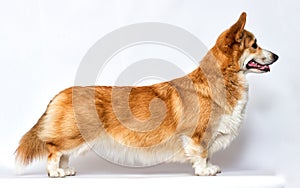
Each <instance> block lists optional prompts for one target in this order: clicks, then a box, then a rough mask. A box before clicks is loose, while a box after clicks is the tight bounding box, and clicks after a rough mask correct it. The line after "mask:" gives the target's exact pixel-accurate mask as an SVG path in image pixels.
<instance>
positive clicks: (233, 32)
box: [228, 12, 247, 43]
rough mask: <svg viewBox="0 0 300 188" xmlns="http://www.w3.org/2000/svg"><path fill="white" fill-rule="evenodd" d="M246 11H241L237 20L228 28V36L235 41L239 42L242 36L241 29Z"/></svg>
mask: <svg viewBox="0 0 300 188" xmlns="http://www.w3.org/2000/svg"><path fill="white" fill-rule="evenodd" d="M246 16H247V15H246V13H245V12H243V13H242V14H241V15H240V18H239V19H238V21H237V22H236V23H235V24H233V25H232V26H231V27H230V29H229V35H230V36H228V37H230V38H232V39H234V40H235V42H238V43H240V42H241V40H242V37H243V31H244V27H245V24H246Z"/></svg>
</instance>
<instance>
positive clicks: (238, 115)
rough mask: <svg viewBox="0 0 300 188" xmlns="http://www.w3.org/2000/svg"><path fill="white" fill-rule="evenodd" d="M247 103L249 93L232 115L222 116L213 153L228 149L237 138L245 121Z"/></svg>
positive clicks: (244, 94)
mask: <svg viewBox="0 0 300 188" xmlns="http://www.w3.org/2000/svg"><path fill="white" fill-rule="evenodd" d="M247 101H248V93H247V91H245V92H243V93H242V97H241V99H240V100H239V101H237V104H236V106H235V107H234V109H233V111H232V112H231V114H225V115H222V117H221V120H220V123H219V126H218V127H217V129H216V131H215V132H214V134H213V142H212V146H211V149H212V150H213V151H212V152H214V151H217V150H219V149H222V148H223V149H224V148H226V147H227V146H228V145H229V144H230V143H231V141H232V140H233V139H234V138H235V137H236V136H237V134H238V132H239V129H240V127H241V124H242V121H243V119H244V114H245V107H246V105H247Z"/></svg>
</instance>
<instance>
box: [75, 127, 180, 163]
mask: <svg viewBox="0 0 300 188" xmlns="http://www.w3.org/2000/svg"><path fill="white" fill-rule="evenodd" d="M87 146H88V147H87ZM91 149H92V150H93V151H94V152H96V154H97V155H99V157H101V158H103V159H105V160H107V161H109V162H113V163H115V164H119V165H122V166H130V167H145V166H153V165H157V164H160V163H164V162H185V161H186V158H185V156H184V152H183V149H182V143H181V140H180V139H179V137H178V136H177V135H174V136H173V137H172V138H170V139H169V140H167V141H166V142H163V143H160V144H158V145H155V146H151V147H131V146H126V145H124V144H122V143H118V142H117V141H116V140H115V139H113V138H112V137H111V136H110V135H108V134H107V133H103V134H102V135H100V136H99V138H97V139H96V140H94V141H91V142H88V143H85V144H83V145H81V146H80V147H78V148H76V149H75V150H73V151H72V152H71V153H72V154H73V155H78V154H79V155H80V154H81V153H84V152H85V151H88V150H91ZM79 151H80V152H79Z"/></svg>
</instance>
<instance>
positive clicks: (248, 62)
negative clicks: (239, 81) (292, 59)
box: [216, 13, 278, 73]
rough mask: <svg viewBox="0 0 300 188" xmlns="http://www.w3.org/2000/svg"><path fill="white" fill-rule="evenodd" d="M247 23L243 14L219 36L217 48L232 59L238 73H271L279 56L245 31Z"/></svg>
mask: <svg viewBox="0 0 300 188" xmlns="http://www.w3.org/2000/svg"><path fill="white" fill-rule="evenodd" d="M245 23H246V13H242V14H241V16H240V18H239V19H238V21H237V22H236V23H235V24H234V25H232V26H231V27H230V28H229V29H228V30H226V31H224V32H223V33H222V34H221V35H220V36H219V38H218V40H217V42H216V47H217V48H218V49H219V50H220V51H221V53H222V54H223V55H225V57H227V58H231V59H232V61H233V62H232V63H235V65H234V67H235V69H237V71H243V72H245V73H248V72H255V73H264V72H269V71H270V67H269V65H271V64H272V63H274V62H275V61H276V60H277V59H278V56H277V55H276V54H274V53H272V52H270V51H268V50H265V49H262V48H261V47H260V46H258V44H257V39H256V38H255V37H254V35H253V34H252V33H251V32H249V31H247V30H245V29H244V27H245Z"/></svg>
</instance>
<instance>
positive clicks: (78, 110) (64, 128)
mask: <svg viewBox="0 0 300 188" xmlns="http://www.w3.org/2000/svg"><path fill="white" fill-rule="evenodd" d="M245 23H246V13H244V12H243V13H242V14H241V15H240V17H239V19H238V20H237V22H236V23H234V24H233V25H232V26H231V27H230V28H229V29H227V30H225V31H224V32H223V33H222V34H221V35H220V36H219V37H218V38H217V41H216V43H215V45H214V46H213V47H212V48H211V49H210V50H209V51H208V53H207V54H206V55H205V57H204V58H203V59H202V60H201V62H200V64H199V66H198V67H197V68H196V69H195V70H194V71H192V72H191V73H189V74H187V75H186V76H184V77H181V78H177V79H174V80H171V81H168V82H162V83H158V84H154V85H151V86H139V87H131V86H118V87H117V86H86V87H79V86H74V87H71V88H68V89H65V90H63V91H61V92H60V93H58V94H57V95H56V96H55V97H54V98H53V99H52V100H51V101H50V103H49V104H48V106H47V109H46V111H45V113H44V114H43V115H42V116H41V117H40V119H39V120H38V121H37V123H36V124H35V125H34V126H33V127H32V128H31V129H30V130H29V131H28V132H27V133H26V134H25V135H24V136H23V137H22V139H21V140H20V142H19V146H18V148H17V149H16V152H15V153H16V162H17V163H19V164H21V165H23V166H26V165H28V164H30V163H31V162H33V161H34V160H36V159H42V158H47V172H48V176H49V177H65V176H73V175H75V174H76V171H75V170H74V169H73V168H71V167H69V157H70V156H73V155H80V154H83V153H85V152H87V151H89V150H91V149H95V148H96V150H97V151H98V152H99V155H101V156H103V157H104V158H106V159H108V160H110V161H112V162H115V163H119V164H122V165H141V166H149V165H154V164H158V163H162V162H188V163H191V165H192V167H193V168H194V170H195V175H199V176H210V175H216V174H218V173H220V172H221V170H220V168H219V167H218V166H216V165H213V164H211V162H210V158H211V156H212V154H213V153H214V152H216V151H218V150H220V149H224V148H226V147H227V146H228V145H229V144H230V143H231V141H232V140H233V139H234V138H235V137H236V136H237V134H238V131H239V129H240V127H241V124H242V121H243V118H244V114H245V108H246V104H247V101H248V82H247V80H246V74H247V73H251V72H253V73H265V72H269V71H270V65H271V64H273V63H274V62H275V61H276V60H277V59H278V56H277V55H276V54H274V53H272V52H270V51H268V50H265V49H262V48H261V47H259V46H258V44H257V39H256V38H255V36H254V35H253V34H252V33H251V32H249V31H247V30H245V29H244V27H245Z"/></svg>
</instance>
